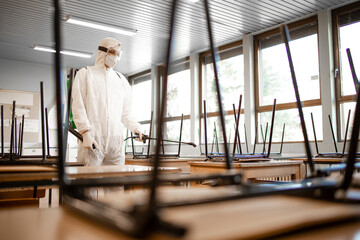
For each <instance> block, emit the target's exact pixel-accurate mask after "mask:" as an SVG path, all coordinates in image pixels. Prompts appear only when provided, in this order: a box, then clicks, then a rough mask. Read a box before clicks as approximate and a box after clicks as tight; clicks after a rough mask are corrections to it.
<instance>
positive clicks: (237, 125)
mask: <svg viewBox="0 0 360 240" xmlns="http://www.w3.org/2000/svg"><path fill="white" fill-rule="evenodd" d="M240 97H242V95H240ZM240 110H241V109H240ZM233 112H234V120H235V137H237V143H238V144H237V146H238V149H239V153H240V154H242V148H241V140H240V133H239V124H236V123H237V122H238V120H237V117H236V108H235V104H233ZM238 115H239V117H240V114H238ZM239 122H240V120H239ZM236 128H237V130H236ZM229 138H230V137H229ZM234 145H235V146H236V143H235V141H234ZM233 155H234V154H233Z"/></svg>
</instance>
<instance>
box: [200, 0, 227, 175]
mask: <svg viewBox="0 0 360 240" xmlns="http://www.w3.org/2000/svg"><path fill="white" fill-rule="evenodd" d="M204 7H205V13H206V21H207V28H208V34H209V41H210V48H211V60H212V63H213V68H214V77H215V86H216V92H217V98H218V104H219V113H220V122H221V128H222V134H223V139H224V143H226V142H227V137H226V128H225V118H224V110H223V106H222V99H221V90H220V81H219V75H218V71H217V61H218V59H219V55H218V53H217V52H215V45H214V42H213V39H214V38H213V35H212V27H211V20H210V11H209V5H208V0H204ZM224 149H225V157H226V168H227V169H231V168H232V163H231V161H232V159H231V157H230V154H229V149H228V148H227V145H226V144H225V145H224Z"/></svg>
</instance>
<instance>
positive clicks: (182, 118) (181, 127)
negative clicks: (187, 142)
mask: <svg viewBox="0 0 360 240" xmlns="http://www.w3.org/2000/svg"><path fill="white" fill-rule="evenodd" d="M183 122H184V114H181V123H180V137H179V149H178V156H179V157H180V152H181V137H182V129H183Z"/></svg>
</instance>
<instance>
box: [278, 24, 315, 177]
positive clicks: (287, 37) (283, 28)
mask: <svg viewBox="0 0 360 240" xmlns="http://www.w3.org/2000/svg"><path fill="white" fill-rule="evenodd" d="M280 31H281V35H282V37H283V40H284V43H285V47H286V53H287V56H288V61H289V67H290V71H291V78H292V82H293V85H294V91H295V96H296V104H297V108H298V111H299V116H300V122H301V129H302V131H303V135H304V143H305V149H306V155H307V159H308V162H309V166H310V172H311V175H312V176H314V174H315V167H314V162H313V159H312V154H311V149H310V144H309V139H308V135H307V131H306V125H305V118H304V113H303V109H302V103H301V100H300V94H299V89H298V85H297V81H296V75H295V69H294V65H293V61H292V57H291V52H290V45H289V41H290V34H289V29H288V27H287V26H286V25H281V27H280Z"/></svg>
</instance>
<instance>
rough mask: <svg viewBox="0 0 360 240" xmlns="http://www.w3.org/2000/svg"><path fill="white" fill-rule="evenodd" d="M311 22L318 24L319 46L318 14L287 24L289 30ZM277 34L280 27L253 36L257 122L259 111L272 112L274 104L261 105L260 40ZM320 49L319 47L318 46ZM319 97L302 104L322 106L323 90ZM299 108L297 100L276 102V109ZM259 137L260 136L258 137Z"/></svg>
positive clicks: (317, 28)
mask: <svg viewBox="0 0 360 240" xmlns="http://www.w3.org/2000/svg"><path fill="white" fill-rule="evenodd" d="M311 23H315V25H316V32H317V34H318V37H317V39H318V40H317V41H318V46H319V25H318V16H317V15H313V16H310V17H308V18H305V19H301V20H299V21H296V22H292V23H289V24H287V26H288V28H289V30H291V29H294V28H298V27H301V26H305V25H308V24H311ZM276 34H280V29H279V28H274V29H271V30H269V31H265V32H263V33H260V34H257V35H255V36H254V38H253V43H254V91H255V93H254V96H255V97H254V103H255V122H257V121H258V114H259V113H264V112H271V111H272V108H273V105H264V106H260V93H259V86H260V83H259V81H260V72H259V71H260V69H259V66H260V63H259V61H260V60H259V57H260V54H259V53H260V47H259V41H260V40H261V39H264V38H267V37H270V36H273V35H276ZM318 51H319V48H318ZM318 56H320V53H319V52H318ZM318 61H319V62H320V58H319V59H318ZM319 68H320V64H319ZM319 73H320V69H319ZM319 89H321V81H320V80H319ZM319 94H320V95H319V98H317V99H310V100H304V101H302V106H303V107H315V106H322V103H321V91H320V92H319ZM295 108H297V103H296V101H294V102H287V103H277V104H276V110H277V111H278V110H290V109H295ZM257 139H259V138H257ZM322 141H323V140H318V142H322ZM284 142H286V143H301V142H303V141H284Z"/></svg>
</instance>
